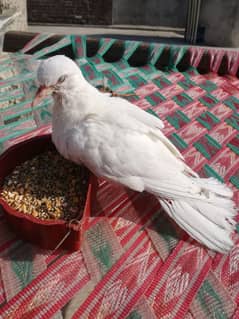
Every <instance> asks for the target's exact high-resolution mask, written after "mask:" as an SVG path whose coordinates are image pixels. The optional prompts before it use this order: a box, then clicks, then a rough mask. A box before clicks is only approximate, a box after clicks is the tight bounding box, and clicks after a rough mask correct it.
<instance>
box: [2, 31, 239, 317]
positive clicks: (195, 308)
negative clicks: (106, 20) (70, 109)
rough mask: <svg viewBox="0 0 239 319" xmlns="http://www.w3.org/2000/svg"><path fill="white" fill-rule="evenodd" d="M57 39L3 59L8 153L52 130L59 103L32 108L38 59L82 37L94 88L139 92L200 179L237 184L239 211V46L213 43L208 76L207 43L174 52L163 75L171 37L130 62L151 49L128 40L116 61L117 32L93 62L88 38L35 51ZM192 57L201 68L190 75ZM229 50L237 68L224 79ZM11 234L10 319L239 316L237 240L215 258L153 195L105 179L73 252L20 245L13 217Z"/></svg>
mask: <svg viewBox="0 0 239 319" xmlns="http://www.w3.org/2000/svg"><path fill="white" fill-rule="evenodd" d="M47 37H49V35H42V34H40V35H38V36H36V37H35V38H34V39H33V40H32V41H31V42H30V43H28V44H27V46H26V47H25V48H24V49H23V50H22V51H21V52H18V53H16V54H4V55H3V56H2V57H0V59H1V67H0V77H1V88H0V103H1V108H0V120H1V123H0V124H1V126H0V143H1V144H0V145H1V151H3V150H4V149H6V148H7V147H9V146H10V145H12V144H15V143H18V142H19V141H21V140H22V139H26V138H29V137H31V136H33V135H40V134H46V133H48V132H50V131H51V126H50V122H51V104H52V101H51V99H46V100H45V101H44V102H43V103H42V104H41V105H39V106H37V107H36V109H35V111H34V113H32V112H31V109H30V103H31V101H32V98H33V95H34V93H35V91H36V87H37V83H36V74H35V71H36V67H37V64H38V61H37V59H39V58H44V57H46V56H48V55H49V54H52V53H54V52H55V51H57V50H58V49H59V48H62V47H64V46H67V45H69V44H72V48H73V51H74V53H75V61H76V62H77V63H78V65H79V67H80V68H81V70H82V72H83V73H84V75H85V77H86V78H87V79H88V80H89V81H90V82H91V83H92V84H94V85H95V86H100V85H105V86H107V87H108V88H110V89H111V90H113V91H115V92H117V93H132V94H133V95H130V96H127V98H128V99H129V100H131V101H132V102H133V103H135V104H136V105H137V106H139V107H141V108H142V109H144V110H145V111H147V112H150V113H152V114H153V115H154V116H159V117H160V118H161V119H162V120H163V122H164V124H165V128H164V129H163V132H164V133H165V134H166V135H167V137H168V138H169V139H170V140H171V141H172V142H173V143H174V144H175V146H176V147H177V148H178V149H179V150H180V151H181V152H182V154H183V155H184V157H185V160H186V162H187V163H188V164H189V165H190V166H191V167H192V168H193V169H194V170H195V171H197V172H198V173H199V175H200V176H204V177H209V176H213V177H215V178H217V179H219V180H220V181H222V182H225V183H227V184H228V185H229V186H230V187H231V188H232V189H233V191H234V199H235V202H236V204H237V207H239V115H238V108H239V80H238V78H237V77H236V74H237V72H238V67H239V58H238V57H239V55H238V54H237V52H233V51H230V52H225V51H222V50H215V49H213V50H208V52H207V54H208V56H209V63H208V66H207V67H208V70H207V71H208V72H207V73H206V74H200V73H199V71H198V68H199V66H200V63H202V62H201V61H202V57H203V55H205V49H202V48H186V47H174V46H172V47H167V50H169V60H168V63H167V65H166V66H164V67H163V68H161V70H158V68H157V63H158V61H159V60H160V58H161V56H162V54H163V52H164V50H165V46H164V45H160V44H151V45H150V46H149V48H148V53H147V54H148V59H147V62H146V63H145V65H143V66H132V65H131V60H133V59H132V57H133V56H134V55H135V54H137V50H138V48H139V47H141V46H142V45H144V44H142V43H140V42H134V41H125V42H124V52H123V54H122V56H121V58H119V59H118V60H117V61H114V62H107V61H106V56H107V52H108V51H109V50H110V49H111V48H112V46H113V45H114V44H115V42H116V40H114V39H101V40H100V41H99V48H98V50H97V52H96V54H95V55H94V56H92V57H87V47H86V38H85V37H73V36H67V37H64V38H63V39H62V40H60V41H59V42H58V43H56V44H54V45H52V46H50V47H48V48H44V49H42V50H40V51H38V52H36V53H35V54H34V55H33V56H29V55H27V54H26V53H27V51H28V50H30V49H31V48H32V47H34V46H36V45H38V44H39V43H41V42H43V41H44V40H45V39H46V38H47ZM188 52H190V65H189V66H188V68H187V69H186V70H184V71H179V65H180V61H182V59H183V58H184V57H185V54H188ZM225 57H226V61H227V72H226V73H227V74H225V75H223V76H219V75H218V73H217V72H219V69H220V66H221V64H222V61H223V60H224V62H225ZM6 72H8V73H6ZM112 112H113V110H112ZM238 221H239V220H238ZM0 234H1V235H0V259H1V262H0V269H1V276H0V304H1V308H0V318H14V319H15V318H53V317H54V318H63V317H64V318H73V319H74V318H92V319H93V318H127V319H136V318H137V319H139V318H142V319H144V318H145V319H148V318H163V319H176V318H177V319H181V318H186V319H197V318H200V319H201V318H202V319H204V318H205V319H206V318H220V319H221V318H224V319H227V318H233V319H237V318H239V240H238V235H237V234H235V241H236V243H237V244H236V245H235V247H234V248H233V249H232V251H231V252H230V254H228V255H221V254H215V253H214V252H212V251H210V250H207V249H206V248H204V247H202V246H201V245H199V244H197V243H196V242H195V241H193V240H192V239H191V238H190V237H188V236H187V234H185V233H184V232H183V231H182V230H181V229H180V228H179V227H177V225H175V223H174V222H173V221H171V220H170V219H169V218H168V217H167V216H166V214H165V213H164V212H163V211H162V209H161V207H160V205H159V203H158V202H157V200H156V199H155V198H153V197H152V196H151V195H149V194H146V193H143V194H139V193H136V192H133V191H129V190H126V189H124V188H122V187H121V186H116V185H111V184H110V183H108V182H106V181H103V180H102V181H100V184H99V188H98V190H97V194H96V201H95V203H94V207H93V212H92V218H91V220H90V223H89V227H88V229H87V231H86V238H85V241H84V242H83V244H82V247H81V250H79V251H77V252H75V253H73V254H67V253H66V252H62V251H61V250H60V249H59V250H58V251H55V252H53V251H46V250H41V249H39V248H38V247H36V246H33V245H31V244H29V243H26V242H23V241H20V240H19V239H17V238H16V237H15V235H14V234H13V233H11V232H10V231H9V230H8V228H7V226H6V223H5V219H4V216H3V215H2V214H1V215H0Z"/></svg>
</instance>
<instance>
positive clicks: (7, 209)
mask: <svg viewBox="0 0 239 319" xmlns="http://www.w3.org/2000/svg"><path fill="white" fill-rule="evenodd" d="M50 136H51V134H46V135H42V136H34V137H32V138H30V139H28V140H25V141H22V142H20V143H18V144H15V145H13V146H10V147H9V148H8V149H7V150H6V151H4V152H3V153H2V154H1V155H0V161H2V160H4V157H6V156H7V155H8V154H9V153H11V152H12V150H13V149H14V148H16V147H20V146H24V144H27V143H29V142H31V141H32V140H37V139H44V138H45V139H46V138H49V137H50ZM92 179H93V176H92V173H91V172H90V173H89V182H88V187H87V192H86V196H85V202H84V209H83V210H82V212H83V213H82V216H83V215H84V214H85V211H86V209H87V203H88V202H89V200H90V195H91V194H90V193H91V188H92ZM1 191H2V186H0V205H2V207H3V209H4V210H5V213H7V214H10V215H14V216H16V217H19V218H22V219H27V220H29V221H31V222H34V223H35V224H39V225H45V226H52V225H64V224H68V225H69V222H68V221H65V220H54V221H47V220H46V221H45V220H42V219H39V218H36V217H34V216H32V215H28V214H25V213H22V212H20V211H18V210H16V209H14V208H12V207H11V206H10V205H9V204H8V203H7V202H6V201H5V200H4V199H3V198H2V196H1ZM81 219H82V218H80V219H79V221H80V220H81Z"/></svg>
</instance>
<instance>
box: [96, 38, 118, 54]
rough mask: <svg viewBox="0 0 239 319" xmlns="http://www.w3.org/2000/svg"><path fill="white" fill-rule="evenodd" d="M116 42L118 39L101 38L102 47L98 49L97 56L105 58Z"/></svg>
mask: <svg viewBox="0 0 239 319" xmlns="http://www.w3.org/2000/svg"><path fill="white" fill-rule="evenodd" d="M115 42H116V39H108V38H101V39H100V47H99V49H98V52H97V54H99V55H101V56H103V55H104V54H105V53H106V52H107V51H109V50H110V48H111V47H112V45H113V44H114V43H115Z"/></svg>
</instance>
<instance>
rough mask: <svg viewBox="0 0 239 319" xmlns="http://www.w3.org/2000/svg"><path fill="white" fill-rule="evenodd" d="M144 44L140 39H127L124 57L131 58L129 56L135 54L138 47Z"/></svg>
mask: <svg viewBox="0 0 239 319" xmlns="http://www.w3.org/2000/svg"><path fill="white" fill-rule="evenodd" d="M141 44H142V42H139V41H128V40H127V41H125V42H124V47H125V51H124V57H123V58H124V59H125V60H129V58H130V57H131V56H132V55H133V54H134V52H135V51H136V50H137V49H138V47H139V46H140V45H141Z"/></svg>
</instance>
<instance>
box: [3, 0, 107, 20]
mask: <svg viewBox="0 0 239 319" xmlns="http://www.w3.org/2000/svg"><path fill="white" fill-rule="evenodd" d="M0 1H1V0H0ZM27 9H28V21H29V22H34V23H55V24H57V23H58V24H88V25H107V24H111V23H112V0H67V1H65V0H58V1H57V0H40V1H39V0H27Z"/></svg>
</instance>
